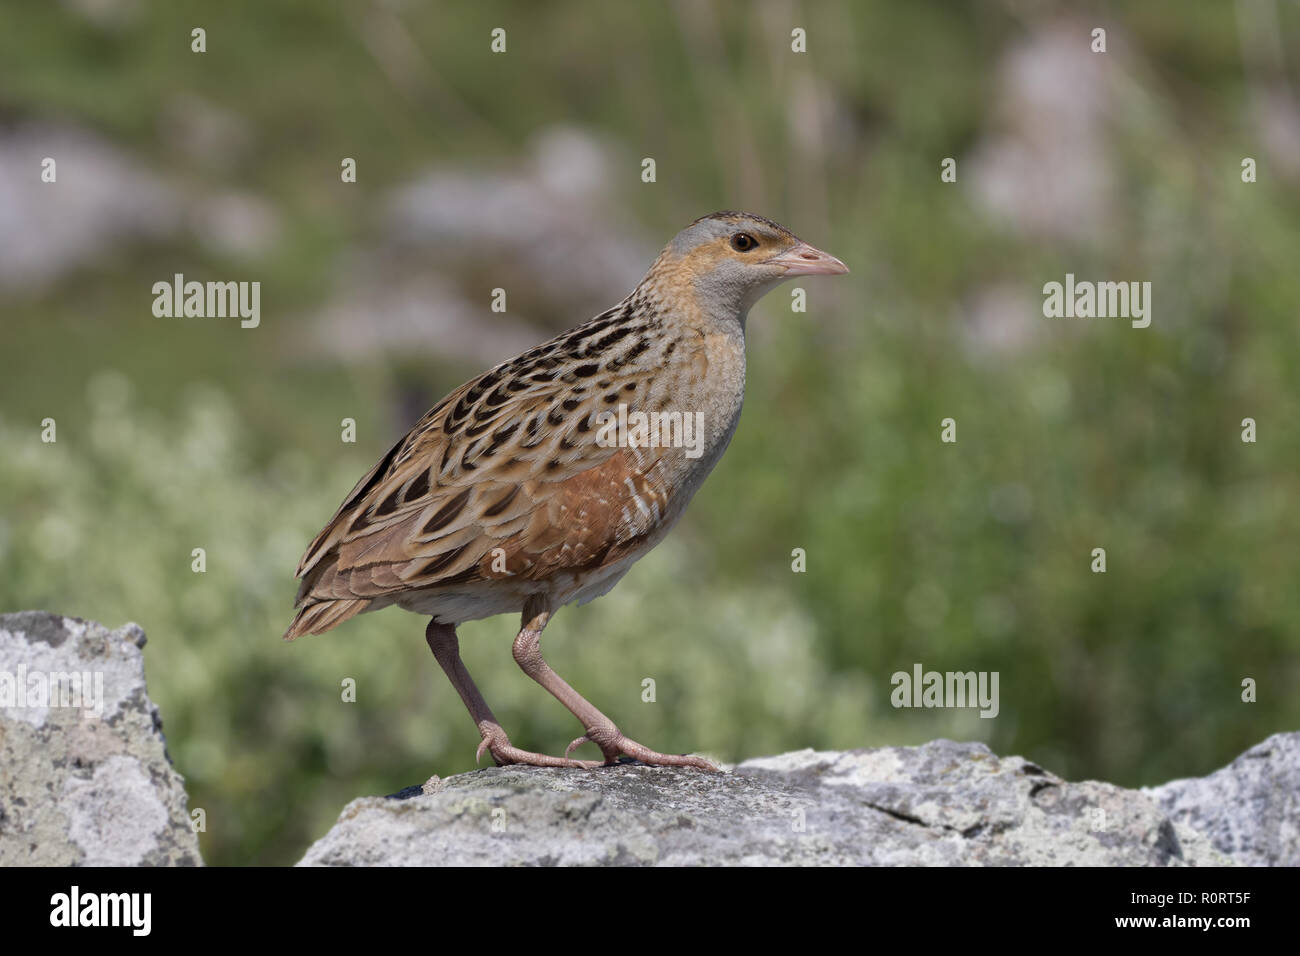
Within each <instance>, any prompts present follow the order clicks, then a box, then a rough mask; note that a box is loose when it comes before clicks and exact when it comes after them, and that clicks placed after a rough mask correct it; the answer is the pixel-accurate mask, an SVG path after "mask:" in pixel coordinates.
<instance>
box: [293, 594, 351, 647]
mask: <svg viewBox="0 0 1300 956" xmlns="http://www.w3.org/2000/svg"><path fill="white" fill-rule="evenodd" d="M370 603H371V602H370V599H369V598H347V599H340V600H337V601H317V602H316V603H315V604H308V605H306V606H305V607H301V608H299V609H298V613H297V614H296V615H295V616H294V619H293V623H292V624H290V625H289V629H288V630H287V631H285V632H284V639H285V640H286V641H292V640H293V639H294V638H295V637H301V636H302V635H304V634H324V633H325V632H326V631H328V630H329V629H330V628H332V627H336V626H337V625H339V624H342V623H343V622H344V621H346V620H347V619H348V618H350V617H354V616H356V615H357V614H360V613H361V612H362V611H364V610H365V609H366V608H368V607H369V606H370Z"/></svg>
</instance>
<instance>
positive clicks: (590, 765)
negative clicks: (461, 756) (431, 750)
mask: <svg viewBox="0 0 1300 956" xmlns="http://www.w3.org/2000/svg"><path fill="white" fill-rule="evenodd" d="M485 750H486V751H487V752H488V753H490V754H491V755H492V759H493V760H494V761H495V762H496V765H497V766H498V767H505V766H509V765H511V764H520V765H523V766H529V767H572V768H573V769H575V770H594V769H595V768H596V767H600V766H603V764H602V763H601V762H600V761H599V760H573V759H571V758H569V757H552V756H551V755H550V754H538V753H533V752H532V751H531V750H520V749H519V748H518V747H516V746H514V745H513V744H511V743H510V740H509V738H507V737H506V736H504V735H497V734H489V735H487V736H485V737H484V738H483V742H482V743H480V744H479V747H478V757H482V756H483V751H485ZM478 757H476V758H475V759H476V760H477V759H478Z"/></svg>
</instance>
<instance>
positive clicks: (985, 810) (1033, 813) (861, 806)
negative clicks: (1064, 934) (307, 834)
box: [301, 740, 1232, 866]
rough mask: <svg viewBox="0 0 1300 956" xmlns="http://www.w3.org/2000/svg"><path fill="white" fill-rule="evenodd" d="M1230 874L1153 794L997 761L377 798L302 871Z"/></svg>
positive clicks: (457, 780) (560, 778) (975, 747)
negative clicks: (718, 868)
mask: <svg viewBox="0 0 1300 956" xmlns="http://www.w3.org/2000/svg"><path fill="white" fill-rule="evenodd" d="M1230 862H1232V861H1231V860H1229V859H1228V858H1227V857H1225V856H1223V855H1222V854H1220V853H1219V852H1218V851H1216V850H1215V849H1214V848H1213V847H1212V846H1211V845H1210V841H1209V840H1208V839H1207V838H1206V837H1205V836H1203V835H1201V834H1200V833H1198V832H1197V831H1195V830H1194V829H1192V828H1191V827H1187V826H1184V825H1182V824H1178V823H1175V822H1173V821H1171V820H1170V819H1169V818H1168V817H1167V816H1166V815H1165V813H1163V812H1162V811H1161V810H1160V808H1159V807H1157V806H1156V804H1155V803H1154V802H1152V801H1151V800H1150V799H1148V798H1147V797H1145V796H1143V795H1142V794H1141V793H1138V792H1136V791H1132V790H1124V789H1122V788H1119V787H1115V786H1111V785H1110V784H1105V783H1092V782H1088V783H1068V782H1066V781H1064V780H1062V779H1061V778H1059V777H1057V776H1055V775H1053V774H1051V773H1048V772H1047V771H1045V770H1043V769H1041V768H1040V767H1037V766H1035V765H1034V764H1032V763H1029V762H1028V761H1026V760H1024V759H1022V758H1020V757H1006V758H999V757H997V756H995V755H994V754H993V753H992V752H990V751H989V750H988V748H987V747H985V746H983V745H982V744H959V743H953V742H952V741H948V740H937V741H934V742H932V743H928V744H925V745H924V746H921V747H890V748H882V749H879V750H857V751H847V752H828V753H816V752H813V751H811V750H804V751H798V752H796V753H789V754H784V755H782V756H779V757H769V758H763V759H759V760H750V761H747V762H745V763H742V764H740V765H738V766H736V767H734V768H731V770H730V772H728V773H725V774H718V775H710V774H700V773H695V772H683V771H677V770H673V769H669V768H657V767H640V766H620V767H614V768H609V769H606V770H600V771H595V772H585V771H578V770H560V771H556V770H539V769H533V768H510V767H507V768H492V769H487V770H481V771H477V772H474V773H467V774H462V775H460V776H456V777H451V778H449V779H447V780H445V781H439V780H437V779H436V778H435V779H434V780H431V781H430V782H429V783H428V784H425V786H424V787H423V788H409V789H408V790H407V791H403V792H402V794H400V795H395V797H365V798H362V799H360V800H354V801H353V802H352V803H350V804H348V805H347V807H346V808H344V810H343V813H342V815H341V816H340V818H339V821H338V823H337V824H336V825H335V826H334V828H333V829H332V830H331V831H330V832H329V833H328V834H327V835H326V836H325V837H324V838H322V839H321V840H320V841H319V842H317V843H316V844H315V845H314V846H313V847H312V848H311V849H310V850H309V851H308V853H307V855H306V857H305V858H304V859H303V860H302V864H301V865H330V864H353V865H376V864H390V865H512V864H516V865H517V864H523V865H547V864H667V865H698V864H703V865H714V864H722V865H770V864H795V865H827V864H830V865H844V864H850V865H851V864H873V865H892V864H906V865H953V864H965V865H1049V866H1051V865H1067V864H1068V865H1100V866H1115V865H1122V866H1187V865H1207V864H1208V865H1222V864H1225V863H1230Z"/></svg>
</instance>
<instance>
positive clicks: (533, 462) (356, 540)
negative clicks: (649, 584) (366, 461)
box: [297, 310, 669, 607]
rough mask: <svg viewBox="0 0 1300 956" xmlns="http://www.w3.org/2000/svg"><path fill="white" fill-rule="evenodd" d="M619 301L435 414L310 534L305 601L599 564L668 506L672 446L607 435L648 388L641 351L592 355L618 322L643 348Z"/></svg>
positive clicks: (494, 372) (474, 384)
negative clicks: (618, 314)
mask: <svg viewBox="0 0 1300 956" xmlns="http://www.w3.org/2000/svg"><path fill="white" fill-rule="evenodd" d="M615 311H616V310H611V312H610V313H606V314H605V315H603V316H598V317H597V318H596V319H594V320H593V321H592V322H590V323H588V324H587V325H585V326H581V327H580V328H578V329H575V330H573V331H572V332H570V333H567V334H566V335H563V336H560V337H559V338H557V339H554V340H552V341H551V342H548V343H546V344H545V345H541V346H538V347H537V348H535V349H532V350H530V351H528V352H525V353H524V354H523V355H520V356H519V357H518V358H516V359H512V360H511V361H509V362H506V363H503V364H502V365H499V366H497V367H496V368H494V369H491V370H490V371H488V372H485V373H484V374H483V375H481V376H479V377H478V378H476V379H473V380H472V381H470V382H467V383H466V384H464V385H462V386H461V387H460V388H458V389H457V390H456V391H454V392H452V393H451V394H450V395H448V396H447V397H446V398H445V399H443V401H442V402H440V403H439V404H438V405H437V406H436V407H435V408H433V409H432V410H431V411H430V412H429V413H428V414H426V415H425V416H424V418H423V419H421V420H420V422H419V423H418V424H417V425H416V426H415V427H414V428H413V429H412V430H411V431H410V432H409V433H408V434H407V435H406V436H405V437H404V438H403V439H402V440H401V441H399V442H398V443H397V444H396V445H394V446H393V447H392V448H391V449H390V450H389V452H388V453H387V454H386V455H385V456H384V457H383V459H381V460H380V462H379V463H378V464H377V465H376V466H375V467H374V468H373V469H371V471H370V472H369V473H368V474H367V475H366V476H365V477H364V478H362V479H361V481H360V482H358V483H357V485H356V487H355V488H353V490H352V492H351V493H350V494H349V495H348V497H347V498H346V500H345V501H344V502H343V504H342V505H341V506H340V508H339V509H338V511H337V512H336V513H335V514H334V517H333V518H331V519H330V521H329V523H328V524H327V525H326V526H325V528H324V530H322V531H321V533H320V534H319V535H317V536H316V539H315V540H314V541H313V542H312V543H311V546H310V547H309V548H308V549H307V553H306V554H305V555H304V556H303V559H302V561H301V562H300V564H299V566H298V576H299V577H301V578H302V579H303V581H302V585H301V587H300V588H299V592H298V599H297V606H298V607H303V606H304V605H307V604H312V603H315V602H318V601H329V600H339V599H348V598H374V597H379V596H381V595H384V594H389V593H392V592H396V591H405V590H411V589H415V588H428V587H435V586H438V585H453V584H465V583H469V582H473V581H479V580H489V579H492V578H499V577H501V576H503V574H510V575H522V576H524V577H527V578H540V577H545V576H546V575H548V574H550V573H553V572H555V571H557V570H563V569H571V570H579V569H584V568H591V567H599V566H600V565H602V564H603V563H605V562H607V561H612V560H615V559H617V557H618V556H619V555H620V554H621V553H622V552H623V550H624V549H625V547H626V546H627V543H628V542H631V541H633V540H635V539H637V538H639V537H641V536H642V535H645V534H646V533H648V532H649V531H650V530H652V529H653V528H654V527H655V526H656V524H657V523H658V522H659V520H660V518H661V516H663V515H664V514H666V512H667V493H668V490H667V489H668V484H669V482H667V481H666V480H665V479H664V476H663V475H662V469H661V463H662V458H661V454H662V450H661V449H655V448H625V447H618V446H617V445H614V444H610V443H601V442H598V441H597V440H596V435H597V432H598V430H599V428H600V421H601V420H600V419H599V418H598V417H597V416H598V415H599V413H600V412H602V411H606V410H609V411H613V410H616V409H617V407H618V404H619V403H624V404H626V405H627V406H628V408H629V409H632V410H635V409H636V408H637V407H638V406H639V404H640V402H642V401H643V400H644V398H645V395H646V392H647V382H646V376H645V372H644V365H643V363H640V362H635V361H629V362H619V361H618V360H617V359H615V360H614V361H609V360H608V359H607V358H606V360H605V361H603V362H602V361H600V360H599V359H596V358H593V359H592V361H590V362H585V361H584V360H583V357H584V355H586V354H596V353H598V352H599V353H601V354H603V355H604V356H608V354H609V352H608V346H609V345H610V344H611V343H610V342H609V341H608V338H609V336H611V335H620V337H624V338H628V339H630V341H629V342H628V348H627V349H626V350H624V351H623V352H622V354H623V355H624V356H626V355H628V354H630V353H631V352H633V351H635V350H637V349H638V348H641V347H640V344H639V342H638V341H637V338H638V337H637V336H634V335H629V334H627V333H623V332H621V331H620V330H621V329H623V328H627V326H618V325H614V322H613V320H612V318H611V317H612V316H613V315H614V313H615ZM611 326H613V328H611ZM633 331H635V328H633ZM620 344H621V343H620ZM641 351H644V348H641ZM636 354H638V355H639V354H640V352H639V351H638V352H637V353H636ZM634 357H635V356H634ZM498 549H499V550H498Z"/></svg>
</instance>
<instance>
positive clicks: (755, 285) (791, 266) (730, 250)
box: [646, 212, 849, 321]
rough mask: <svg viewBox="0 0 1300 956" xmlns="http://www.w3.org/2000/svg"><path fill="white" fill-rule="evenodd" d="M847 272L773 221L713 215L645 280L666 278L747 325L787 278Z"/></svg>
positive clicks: (674, 245) (681, 238) (672, 247)
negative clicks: (758, 304)
mask: <svg viewBox="0 0 1300 956" xmlns="http://www.w3.org/2000/svg"><path fill="white" fill-rule="evenodd" d="M848 271H849V269H848V266H846V265H845V264H844V263H842V262H840V260H839V259H836V258H835V257H834V256H832V255H830V254H828V253H825V252H822V251H821V250H820V249H816V248H814V247H813V246H810V245H809V244H808V243H806V242H804V241H803V240H802V239H800V238H799V237H798V236H796V235H794V234H793V233H792V232H790V230H789V229H786V228H785V227H784V226H782V225H779V224H777V223H775V222H773V221H772V220H770V219H764V218H763V217H762V216H755V215H752V214H750V213H745V212H715V213H714V214H713V215H711V216H705V217H703V218H702V219H697V220H695V222H693V223H691V224H690V225H689V226H687V227H686V228H685V229H683V230H682V231H681V232H679V233H678V234H677V236H676V237H675V238H674V239H673V241H672V242H670V243H669V244H668V246H667V248H666V249H664V251H663V254H662V255H661V256H660V257H659V260H658V261H657V262H656V263H655V268H654V269H652V270H651V274H650V275H648V276H647V277H646V278H647V279H648V280H649V279H651V278H652V277H654V278H658V279H660V280H664V279H667V280H668V281H670V282H671V283H672V285H674V286H677V287H678V288H679V289H682V288H683V287H684V290H689V293H690V294H691V295H692V296H693V298H694V299H695V301H696V302H697V303H699V305H700V306H702V307H703V308H705V309H708V310H709V311H711V312H712V311H714V310H722V311H734V312H735V313H737V314H738V315H739V317H740V318H741V320H742V321H743V319H744V316H745V314H746V313H747V312H748V311H749V308H750V306H752V305H753V304H754V303H755V302H757V301H758V300H759V298H761V297H762V296H763V295H765V294H766V293H768V292H770V291H771V290H772V289H774V288H775V287H776V286H777V284H778V283H780V282H782V281H784V280H786V279H793V278H795V277H797V276H817V275H841V274H843V273H845V272H848ZM656 273H658V275H657V276H656Z"/></svg>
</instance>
